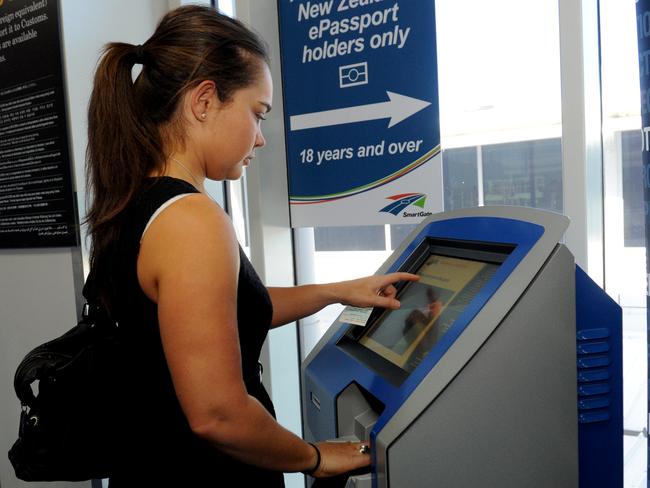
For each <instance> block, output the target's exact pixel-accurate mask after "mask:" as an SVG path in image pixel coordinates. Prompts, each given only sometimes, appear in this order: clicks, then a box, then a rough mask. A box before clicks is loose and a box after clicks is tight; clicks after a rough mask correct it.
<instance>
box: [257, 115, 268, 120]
mask: <svg viewBox="0 0 650 488" xmlns="http://www.w3.org/2000/svg"><path fill="white" fill-rule="evenodd" d="M257 119H258V120H266V116H265V114H257Z"/></svg>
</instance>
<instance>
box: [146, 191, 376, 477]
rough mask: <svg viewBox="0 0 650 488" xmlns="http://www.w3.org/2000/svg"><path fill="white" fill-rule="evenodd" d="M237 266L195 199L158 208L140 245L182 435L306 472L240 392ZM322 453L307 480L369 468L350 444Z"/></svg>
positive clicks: (295, 450) (229, 236)
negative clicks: (185, 425) (184, 426)
mask: <svg viewBox="0 0 650 488" xmlns="http://www.w3.org/2000/svg"><path fill="white" fill-rule="evenodd" d="M215 236H218V237H215ZM238 268H239V254H238V247H237V241H236V238H235V236H234V231H233V229H232V226H231V224H230V220H229V219H228V217H227V216H226V215H225V213H224V212H223V211H222V210H221V209H219V208H218V207H217V206H216V205H215V204H214V203H212V202H211V201H210V200H208V199H207V198H206V197H205V196H203V195H193V196H188V197H185V198H183V199H181V200H179V201H178V202H176V203H174V204H173V205H171V206H170V207H168V208H167V209H166V210H165V211H163V212H162V213H161V214H160V216H159V217H158V218H157V219H156V220H155V221H154V222H153V224H152V225H151V226H150V228H149V230H148V231H147V233H146V234H145V236H144V238H143V241H142V244H141V248H140V255H139V257H138V279H139V281H140V284H141V286H142V288H143V290H144V292H145V293H146V294H147V296H149V298H151V299H152V300H153V301H155V302H156V303H157V304H158V317H159V323H160V334H161V338H162V344H163V348H164V352H165V357H166V360H167V364H168V366H169V369H170V372H171V376H172V380H173V383H174V388H175V390H176V395H177V396H178V399H179V401H180V405H181V407H182V409H183V412H184V413H185V415H186V417H187V420H188V422H189V425H190V427H191V428H192V430H193V431H194V432H195V433H196V435H198V436H200V437H202V438H204V439H206V440H208V441H210V442H211V443H212V444H213V445H214V446H215V447H217V448H218V449H220V450H222V451H224V452H226V453H228V454H230V455H231V456H233V457H235V458H237V459H239V460H241V461H244V462H246V463H249V464H253V465H256V466H260V467H263V468H268V469H274V470H278V471H304V470H309V469H311V468H313V467H314V465H315V463H316V458H317V455H316V451H315V449H314V448H313V447H312V446H310V445H309V444H307V443H306V442H304V441H303V440H302V439H300V438H299V437H297V436H295V435H294V434H292V433H291V432H289V431H288V430H286V429H284V428H283V427H282V426H280V425H279V424H278V423H277V422H276V421H275V420H274V419H273V417H272V416H271V415H269V413H268V412H267V411H266V409H265V408H264V407H263V406H262V405H261V404H260V403H259V402H258V401H257V400H256V399H255V398H253V397H251V396H250V395H248V393H247V391H246V388H245V386H244V382H243V379H242V370H241V353H240V349H239V340H238V331H237V279H238ZM322 451H323V463H324V464H323V467H322V469H321V470H320V471H319V472H318V473H317V475H324V474H336V473H340V472H344V471H347V470H350V469H355V468H357V467H360V466H363V465H367V464H368V463H369V457H368V456H367V455H362V454H360V453H359V452H358V451H356V450H355V445H352V444H351V445H343V446H333V447H332V446H330V445H327V446H323V449H322ZM325 467H327V469H329V470H331V471H323V469H325Z"/></svg>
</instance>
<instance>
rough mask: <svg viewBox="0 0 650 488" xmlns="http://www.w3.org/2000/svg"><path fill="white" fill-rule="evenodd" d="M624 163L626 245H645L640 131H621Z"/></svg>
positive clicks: (622, 159)
mask: <svg viewBox="0 0 650 488" xmlns="http://www.w3.org/2000/svg"><path fill="white" fill-rule="evenodd" d="M621 162H622V164H623V220H624V222H625V247H644V246H645V211H644V205H643V161H642V158H641V138H640V137H639V132H638V131H635V130H628V131H624V132H621Z"/></svg>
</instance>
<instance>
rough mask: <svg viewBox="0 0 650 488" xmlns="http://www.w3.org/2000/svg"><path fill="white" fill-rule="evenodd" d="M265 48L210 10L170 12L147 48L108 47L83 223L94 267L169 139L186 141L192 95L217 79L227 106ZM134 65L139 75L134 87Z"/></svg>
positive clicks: (91, 135) (95, 96) (100, 71)
mask: <svg viewBox="0 0 650 488" xmlns="http://www.w3.org/2000/svg"><path fill="white" fill-rule="evenodd" d="M260 60H263V61H265V62H266V63H268V55H267V50H266V46H265V44H264V42H263V41H262V40H261V39H260V38H259V37H258V36H257V35H256V34H254V33H253V32H251V31H250V30H249V29H247V28H246V27H245V26H244V25H243V24H242V23H240V22H239V21H237V20H234V19H231V18H230V17H228V16H225V15H222V14H220V13H219V12H217V11H216V10H215V9H213V8H210V7H202V6H198V5H191V6H184V7H180V8H177V9H175V10H173V11H171V12H169V13H167V14H166V15H165V16H164V17H163V19H162V20H161V21H160V24H158V27H157V28H156V31H155V32H154V34H153V35H152V36H151V38H149V39H148V40H147V41H146V42H145V43H144V44H143V45H142V46H134V45H131V44H125V43H119V42H116V43H111V44H108V45H107V46H106V47H105V49H104V51H103V54H102V57H101V59H100V62H99V65H98V67H97V71H96V73H95V80H94V87H93V92H92V95H91V98H90V104H89V107H88V148H87V153H86V184H87V187H88V188H89V194H90V196H91V205H90V208H89V210H88V214H87V216H86V222H87V224H88V225H89V232H90V235H91V239H92V249H91V267H93V268H95V267H97V265H100V264H101V261H102V259H103V257H104V256H105V254H106V252H107V251H108V249H109V248H110V246H111V244H112V243H114V242H115V241H116V239H117V238H118V237H119V234H120V230H121V219H120V216H121V214H122V212H123V210H124V209H125V208H126V207H127V205H128V204H129V202H130V201H131V200H132V198H133V197H134V194H135V192H136V190H137V189H138V188H140V187H141V186H142V184H143V183H144V179H145V178H146V177H147V175H149V174H150V173H152V172H153V171H155V170H157V169H160V168H163V167H164V165H165V164H166V159H167V156H168V155H167V154H165V151H166V150H168V148H167V147H166V144H167V143H169V142H170V141H169V140H168V139H169V137H170V136H173V137H175V138H176V139H177V140H178V141H181V142H182V141H183V131H182V124H181V123H179V121H178V120H177V115H178V113H177V108H178V104H179V101H180V100H181V99H182V97H183V95H184V94H185V93H186V92H187V90H188V89H191V88H193V87H194V86H196V85H198V84H199V83H201V82H202V81H204V80H212V81H214V82H215V84H216V87H217V94H218V97H219V99H220V101H222V102H227V101H228V100H229V99H230V98H231V96H232V94H233V93H234V92H235V91H236V90H238V89H241V88H245V87H247V86H249V85H251V84H252V83H254V81H255V79H256V77H257V76H258V72H259V69H260V64H259V61H260ZM135 64H142V71H141V73H140V74H139V76H138V77H137V79H136V81H135V82H134V81H133V77H132V71H133V67H134V65H135Z"/></svg>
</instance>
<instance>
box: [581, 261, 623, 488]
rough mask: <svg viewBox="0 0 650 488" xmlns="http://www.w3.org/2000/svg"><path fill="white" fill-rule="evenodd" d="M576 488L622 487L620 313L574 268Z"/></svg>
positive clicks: (621, 346)
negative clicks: (577, 454)
mask: <svg viewBox="0 0 650 488" xmlns="http://www.w3.org/2000/svg"><path fill="white" fill-rule="evenodd" d="M576 333H577V347H578V351H577V352H578V422H579V425H578V436H579V439H580V452H579V456H580V486H581V487H584V488H610V487H616V486H623V342H622V341H623V340H622V311H621V307H619V306H618V304H617V303H616V302H614V300H612V299H611V298H610V297H609V296H608V295H607V294H606V293H605V292H604V291H603V290H602V289H601V288H600V287H599V286H598V285H596V284H595V283H594V282H593V281H592V280H591V279H590V278H589V277H588V276H587V274H586V273H585V272H584V271H583V270H582V269H580V267H578V266H576Z"/></svg>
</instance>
